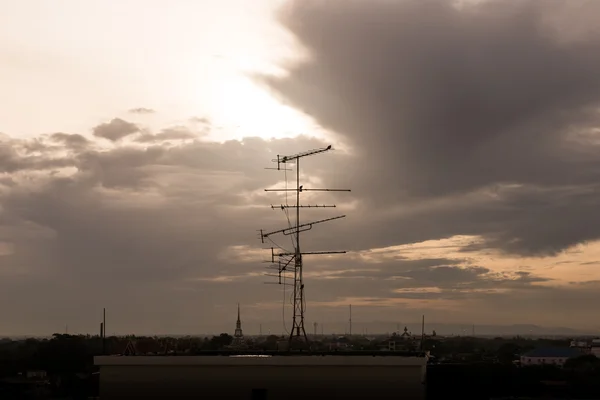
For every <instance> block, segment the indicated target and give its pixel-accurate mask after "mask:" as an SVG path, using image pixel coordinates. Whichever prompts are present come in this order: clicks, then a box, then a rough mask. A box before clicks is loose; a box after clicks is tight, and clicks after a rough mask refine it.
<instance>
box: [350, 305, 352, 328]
mask: <svg viewBox="0 0 600 400" xmlns="http://www.w3.org/2000/svg"><path fill="white" fill-rule="evenodd" d="M350 336H352V304H350Z"/></svg>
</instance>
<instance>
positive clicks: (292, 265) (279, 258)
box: [260, 145, 350, 349]
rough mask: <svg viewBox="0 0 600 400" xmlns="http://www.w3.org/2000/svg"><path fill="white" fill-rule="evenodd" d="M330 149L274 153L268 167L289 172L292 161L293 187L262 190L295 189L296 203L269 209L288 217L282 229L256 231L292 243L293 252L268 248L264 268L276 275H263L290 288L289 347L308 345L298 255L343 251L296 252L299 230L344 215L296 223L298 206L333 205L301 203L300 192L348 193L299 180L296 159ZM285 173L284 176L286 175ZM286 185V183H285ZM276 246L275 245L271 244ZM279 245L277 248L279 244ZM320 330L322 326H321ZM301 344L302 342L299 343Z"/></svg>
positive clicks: (298, 217)
mask: <svg viewBox="0 0 600 400" xmlns="http://www.w3.org/2000/svg"><path fill="white" fill-rule="evenodd" d="M330 150H332V148H331V145H329V146H327V147H325V148H322V149H315V150H309V151H305V152H303V153H298V154H294V155H291V156H283V157H282V156H280V155H277V158H276V159H274V160H272V161H273V162H274V163H277V168H268V169H274V170H278V171H282V170H283V171H286V174H287V171H290V169H288V168H287V166H288V163H294V164H296V187H295V188H291V189H288V188H287V187H286V188H283V189H265V192H296V204H287V201H286V204H281V205H278V206H276V205H271V208H272V209H274V210H275V209H281V210H283V211H284V212H285V213H286V216H288V222H289V226H288V227H287V228H285V229H279V230H276V231H272V232H267V233H265V232H264V230H262V229H261V230H260V239H261V241H262V243H265V239H268V240H269V241H271V242H272V243H274V242H273V241H272V240H271V238H270V237H271V236H272V235H276V234H282V235H284V236H291V237H292V243H293V246H294V251H293V252H287V251H285V250H284V251H282V252H279V253H275V249H274V247H271V260H270V263H271V266H269V267H267V268H268V269H272V270H276V271H277V274H276V275H275V274H265V275H267V276H273V277H277V278H278V281H277V282H265V283H277V284H280V285H284V290H285V286H286V285H290V286H292V287H293V307H294V312H293V317H292V329H291V331H290V337H289V348H290V349H292V347H293V346H294V345H295V344H298V345H299V346H301V347H307V346H308V345H309V340H308V336H307V335H306V330H305V329H304V312H305V310H306V299H305V297H304V281H303V279H302V270H303V260H302V258H303V257H302V256H305V255H318V254H343V253H346V252H345V251H313V252H301V251H300V233H302V232H306V231H308V230H311V229H312V228H313V226H314V225H317V224H321V223H324V222H328V221H332V220H336V219H340V218H344V217H345V215H341V216H337V217H333V218H327V219H322V220H318V221H313V222H308V223H300V209H301V208H334V207H335V205H325V204H319V205H302V204H300V193H302V192H309V191H312V192H350V190H349V189H327V188H323V189H314V188H310V189H309V188H305V187H304V186H303V185H302V184H301V183H300V159H301V158H303V157H308V156H312V155H316V154H320V153H325V152H327V151H330ZM286 176H287V175H286ZM286 184H287V182H286ZM290 208H294V209H296V221H295V224H292V223H291V221H290V220H289V214H288V213H287V210H288V209H290ZM275 246H277V247H279V246H278V245H275ZM279 248H280V247H279ZM287 273H290V274H293V278H292V277H291V278H292V279H293V283H292V284H290V283H288V282H287V281H286V278H287V277H288V276H287ZM321 329H322V325H321ZM303 344H304V345H303Z"/></svg>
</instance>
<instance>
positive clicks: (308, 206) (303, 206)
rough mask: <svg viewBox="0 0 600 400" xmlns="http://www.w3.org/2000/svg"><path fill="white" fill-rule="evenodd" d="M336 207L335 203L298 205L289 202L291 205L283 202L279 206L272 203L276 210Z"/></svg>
mask: <svg viewBox="0 0 600 400" xmlns="http://www.w3.org/2000/svg"><path fill="white" fill-rule="evenodd" d="M336 207H337V206H336V205H335V204H332V205H326V204H323V205H320V204H315V205H310V204H309V205H299V206H297V205H295V204H289V205H288V204H281V205H279V206H274V205H271V208H272V209H273V210H275V209H277V208H281V209H282V210H283V209H285V208H336Z"/></svg>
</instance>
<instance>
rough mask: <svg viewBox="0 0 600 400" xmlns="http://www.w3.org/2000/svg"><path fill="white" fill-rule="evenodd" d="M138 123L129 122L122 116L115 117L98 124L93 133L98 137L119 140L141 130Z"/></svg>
mask: <svg viewBox="0 0 600 400" xmlns="http://www.w3.org/2000/svg"><path fill="white" fill-rule="evenodd" d="M139 130H140V129H139V128H138V126H137V125H136V124H134V123H131V122H127V121H125V120H122V119H120V118H114V119H112V120H111V121H110V122H106V123H103V124H100V125H98V126H96V127H95V128H94V129H93V134H94V136H96V137H100V138H104V139H108V140H110V141H113V142H115V141H117V140H120V139H123V138H124V137H126V136H129V135H131V134H134V133H137V132H139Z"/></svg>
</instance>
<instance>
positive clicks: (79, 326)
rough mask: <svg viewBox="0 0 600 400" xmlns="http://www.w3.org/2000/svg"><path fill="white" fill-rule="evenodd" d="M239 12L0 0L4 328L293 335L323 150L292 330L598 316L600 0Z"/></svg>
mask: <svg viewBox="0 0 600 400" xmlns="http://www.w3.org/2000/svg"><path fill="white" fill-rule="evenodd" d="M251 3H252V4H251V5H250V2H248V1H245V0H219V1H212V0H200V1H198V0H197V1H191V0H189V1H188V0H178V1H174V2H173V1H171V2H168V3H167V2H166V1H161V0H154V1H152V2H148V1H144V2H142V1H138V0H122V1H118V2H117V1H99V0H89V1H85V2H82V1H77V0H58V1H55V2H47V1H43V0H20V1H18V2H15V1H9V0H0V88H2V90H0V174H1V176H0V315H2V322H1V323H0V335H15V334H36V335H43V334H51V333H53V332H63V331H64V330H65V329H68V330H69V332H78V333H88V332H91V333H95V332H97V330H98V329H99V323H100V322H101V315H102V308H103V307H106V308H107V315H108V317H109V318H108V323H107V333H165V332H169V333H199V332H220V331H224V330H230V331H233V329H234V327H235V325H234V324H235V318H236V311H237V308H236V307H237V303H238V302H239V303H241V304H242V319H243V321H244V323H246V324H248V325H247V326H253V327H254V329H255V328H256V326H257V324H259V323H261V322H262V323H265V326H266V325H268V324H271V325H269V326H270V328H269V329H273V330H277V329H281V330H282V331H283V330H285V329H289V326H290V319H291V306H290V304H289V295H290V292H289V289H287V291H284V290H283V287H282V286H278V285H267V284H264V282H273V280H272V279H271V278H269V277H265V276H263V275H264V273H268V272H269V271H268V270H267V269H265V267H266V266H268V264H267V263H264V261H265V260H268V259H269V257H270V250H269V248H270V246H271V244H270V243H266V244H262V243H261V242H260V240H259V239H258V237H257V230H258V229H265V230H277V229H282V228H284V227H286V224H287V221H286V217H285V215H284V213H283V212H281V210H279V209H276V210H272V209H271V207H270V206H271V205H272V204H281V203H283V202H285V201H286V199H285V198H284V196H283V194H282V193H273V192H265V191H264V189H265V188H277V187H285V185H286V180H287V184H292V181H291V179H292V176H291V175H290V176H286V175H285V172H281V171H280V172H277V171H273V170H268V169H265V167H272V163H271V160H272V159H273V158H275V157H276V156H277V154H280V155H288V154H295V153H298V152H302V151H305V150H310V149H315V148H321V147H325V146H327V145H329V144H332V145H333V147H334V151H332V152H329V153H327V154H323V155H317V156H313V157H309V158H306V159H305V161H303V164H302V170H301V178H302V180H303V182H304V186H305V187H306V188H310V187H313V188H322V187H329V188H350V189H352V192H350V193H315V192H307V193H303V196H302V199H303V203H304V204H336V205H337V208H336V209H327V208H326V209H315V210H306V212H304V210H303V214H302V221H310V220H319V219H323V218H328V217H332V216H336V215H341V214H345V215H347V217H346V218H344V219H340V220H336V221H332V222H329V223H327V224H320V225H315V227H314V228H313V229H312V230H311V231H310V232H307V233H306V234H303V237H302V246H303V248H302V250H303V251H324V250H348V253H347V254H344V255H331V256H306V257H305V260H304V261H305V267H304V277H305V284H306V298H307V314H306V316H307V320H306V321H307V322H306V324H307V330H309V331H312V330H311V327H312V323H313V322H319V323H320V324H327V323H330V322H332V321H344V320H346V319H347V318H348V315H347V314H348V305H349V304H352V310H353V316H352V317H353V321H356V322H359V321H360V322H366V323H368V321H370V320H373V321H391V322H392V323H393V326H395V325H396V322H399V321H418V320H419V319H420V317H421V315H422V314H425V315H426V316H427V319H428V321H436V322H439V323H465V324H469V325H470V324H538V325H544V326H568V327H572V328H577V329H585V330H587V331H598V330H600V324H598V322H597V318H595V316H596V315H597V306H596V305H597V303H598V302H599V301H600V294H599V293H600V290H599V289H600V270H599V267H600V242H599V240H600V216H599V215H600V214H598V212H597V207H598V204H600V186H599V184H598V178H599V177H600V158H599V157H598V155H597V154H598V150H600V149H599V148H598V147H600V137H599V134H600V74H598V71H600V35H599V34H598V30H599V28H598V27H599V26H600V21H599V20H600V2H597V1H594V0H590V1H582V0H545V1H533V0H522V1H519V2H513V1H497V0H483V1H481V0H480V1H463V2H451V1H441V0H428V1H423V0H420V1H413V0H396V1H390V0H369V1H364V0H363V1H360V0H253V1H252V2H251ZM291 168H293V166H291ZM289 174H292V172H290V173H289ZM290 202H292V203H293V201H290ZM273 240H274V241H275V243H276V245H278V246H282V247H283V248H286V249H288V250H289V249H290V246H291V245H290V241H289V239H288V238H286V237H275V236H274V237H273Z"/></svg>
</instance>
